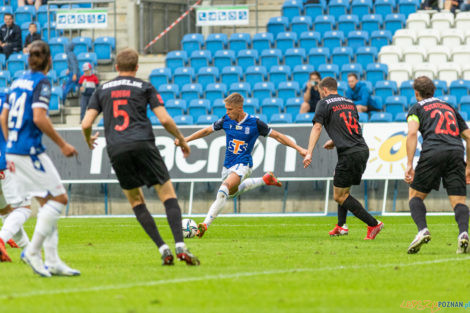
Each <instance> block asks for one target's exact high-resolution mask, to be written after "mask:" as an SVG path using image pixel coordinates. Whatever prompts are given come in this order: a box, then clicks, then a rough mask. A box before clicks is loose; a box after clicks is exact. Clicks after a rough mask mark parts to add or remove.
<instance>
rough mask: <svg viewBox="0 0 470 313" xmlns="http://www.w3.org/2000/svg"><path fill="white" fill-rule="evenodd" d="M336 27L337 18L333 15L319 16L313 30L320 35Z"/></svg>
mask: <svg viewBox="0 0 470 313" xmlns="http://www.w3.org/2000/svg"><path fill="white" fill-rule="evenodd" d="M334 25H335V17H334V16H331V15H319V16H317V17H315V21H314V22H313V29H314V30H315V32H318V33H320V34H323V33H326V32H327V31H331V30H333V27H334Z"/></svg>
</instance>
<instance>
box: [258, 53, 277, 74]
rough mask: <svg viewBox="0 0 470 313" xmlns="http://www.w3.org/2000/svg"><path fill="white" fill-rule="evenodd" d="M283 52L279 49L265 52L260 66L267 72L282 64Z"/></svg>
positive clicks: (262, 54)
mask: <svg viewBox="0 0 470 313" xmlns="http://www.w3.org/2000/svg"><path fill="white" fill-rule="evenodd" d="M281 60H282V51H281V50H279V49H269V50H263V52H261V57H260V65H262V66H264V67H266V69H267V70H269V69H271V67H272V66H276V65H278V64H280V63H281Z"/></svg>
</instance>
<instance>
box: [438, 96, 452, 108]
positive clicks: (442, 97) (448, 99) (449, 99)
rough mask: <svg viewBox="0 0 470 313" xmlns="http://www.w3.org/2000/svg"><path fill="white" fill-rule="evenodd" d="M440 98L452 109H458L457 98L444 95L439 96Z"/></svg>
mask: <svg viewBox="0 0 470 313" xmlns="http://www.w3.org/2000/svg"><path fill="white" fill-rule="evenodd" d="M438 98H439V99H441V100H443V101H445V102H447V103H448V104H450V105H451V106H452V107H454V108H457V98H456V97H455V96H447V95H444V96H439V97H438Z"/></svg>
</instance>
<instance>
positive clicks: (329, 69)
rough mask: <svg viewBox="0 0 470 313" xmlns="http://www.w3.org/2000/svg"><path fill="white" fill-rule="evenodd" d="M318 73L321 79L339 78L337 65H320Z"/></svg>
mask: <svg viewBox="0 0 470 313" xmlns="http://www.w3.org/2000/svg"><path fill="white" fill-rule="evenodd" d="M318 72H319V73H320V75H321V77H327V76H331V77H333V78H338V76H339V68H338V65H336V64H320V65H319V66H318Z"/></svg>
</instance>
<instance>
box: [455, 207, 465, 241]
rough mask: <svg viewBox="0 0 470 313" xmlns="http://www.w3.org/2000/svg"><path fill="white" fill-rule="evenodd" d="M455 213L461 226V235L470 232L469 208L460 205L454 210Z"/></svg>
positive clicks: (456, 219)
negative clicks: (469, 226) (469, 228)
mask: <svg viewBox="0 0 470 313" xmlns="http://www.w3.org/2000/svg"><path fill="white" fill-rule="evenodd" d="M454 212H455V221H456V222H457V224H458V225H459V234H461V233H463V232H468V218H469V213H468V206H466V205H465V204H462V203H459V204H457V205H456V206H455V208H454Z"/></svg>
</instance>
